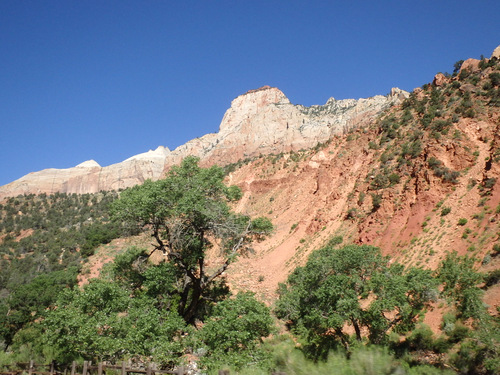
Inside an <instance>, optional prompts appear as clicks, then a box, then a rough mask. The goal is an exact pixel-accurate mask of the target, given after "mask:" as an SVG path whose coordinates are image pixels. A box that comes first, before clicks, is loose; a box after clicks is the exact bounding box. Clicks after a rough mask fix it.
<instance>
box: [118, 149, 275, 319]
mask: <svg viewBox="0 0 500 375" xmlns="http://www.w3.org/2000/svg"><path fill="white" fill-rule="evenodd" d="M223 180H224V172H223V170H222V168H220V167H217V166H213V167H211V168H201V167H199V166H198V159H197V158H195V157H187V158H185V159H184V160H183V161H182V163H181V165H180V166H174V167H172V169H171V170H170V171H169V173H168V174H167V177H166V178H165V179H163V180H159V181H155V182H152V181H146V182H145V183H144V184H143V185H140V186H135V187H133V188H131V189H127V190H125V191H124V192H122V194H121V197H120V199H119V200H117V201H115V202H114V207H113V211H114V216H115V217H116V218H118V219H119V220H122V221H124V222H127V223H129V224H132V225H139V226H140V227H142V228H146V229H148V230H150V231H151V235H152V237H153V238H154V239H155V250H158V251H162V252H163V253H164V254H165V255H166V256H167V257H168V259H169V261H170V262H171V263H172V264H174V265H175V267H176V268H177V269H178V271H179V274H180V275H181V277H182V281H181V286H180V288H179V295H180V301H179V314H180V315H181V316H183V317H184V319H185V320H186V322H193V321H194V319H195V318H196V317H197V313H198V310H199V307H200V302H201V301H202V300H203V299H204V298H207V295H206V292H207V291H208V290H209V289H210V287H211V286H213V283H214V280H215V279H216V278H217V277H219V276H220V275H221V274H222V273H223V272H224V271H225V270H226V269H227V267H228V266H229V264H230V263H231V262H232V261H234V260H235V259H236V257H237V256H238V255H239V254H241V253H243V252H245V251H248V250H250V244H251V242H252V241H253V240H255V239H257V240H258V239H261V238H263V236H265V235H267V234H269V233H270V232H271V230H272V224H271V222H270V221H269V220H268V219H266V218H257V219H255V220H251V219H250V218H249V217H248V216H244V215H238V214H235V213H233V212H232V211H231V209H230V207H229V204H228V203H229V202H231V201H234V200H237V199H239V198H240V197H241V191H240V190H239V188H237V187H227V186H226V185H224V183H223ZM214 246H216V247H218V248H219V249H220V251H221V254H222V255H223V256H224V261H223V262H222V264H221V265H220V266H219V267H217V268H215V269H209V268H208V267H207V265H206V262H205V257H206V251H207V250H208V249H209V248H211V247H214Z"/></svg>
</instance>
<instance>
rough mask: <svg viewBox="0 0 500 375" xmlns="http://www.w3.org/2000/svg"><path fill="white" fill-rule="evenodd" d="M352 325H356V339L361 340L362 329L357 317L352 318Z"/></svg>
mask: <svg viewBox="0 0 500 375" xmlns="http://www.w3.org/2000/svg"><path fill="white" fill-rule="evenodd" d="M351 322H352V325H353V327H354V331H356V339H357V340H358V341H361V329H360V328H359V324H358V322H357V320H356V319H351Z"/></svg>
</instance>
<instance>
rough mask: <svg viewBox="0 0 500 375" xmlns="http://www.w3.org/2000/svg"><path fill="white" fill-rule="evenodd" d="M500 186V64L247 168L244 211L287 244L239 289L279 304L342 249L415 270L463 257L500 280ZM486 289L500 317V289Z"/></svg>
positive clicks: (238, 173)
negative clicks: (302, 271)
mask: <svg viewBox="0 0 500 375" xmlns="http://www.w3.org/2000/svg"><path fill="white" fill-rule="evenodd" d="M499 178H500V62H499V60H498V59H491V60H488V59H483V60H481V61H479V60H472V59H470V60H467V61H466V62H465V63H464V64H463V66H462V70H461V71H459V72H457V74H456V75H455V76H453V77H450V76H445V75H442V74H438V75H437V76H436V77H435V79H434V81H433V83H432V84H426V85H424V86H423V87H422V88H418V89H416V90H414V92H412V93H411V95H410V96H409V98H408V99H406V100H405V101H404V102H403V103H402V104H400V105H398V106H395V107H392V108H390V109H388V110H386V111H385V112H384V113H383V114H382V115H381V116H380V117H379V119H378V120H377V121H375V122H373V123H372V124H369V125H367V126H365V127H360V128H356V129H352V130H351V131H349V132H348V133H347V134H345V135H337V136H333V137H332V138H330V140H329V141H327V142H326V143H324V144H319V145H317V146H316V147H314V148H311V149H308V150H303V151H299V152H289V153H280V154H276V155H268V156H264V157H260V158H257V159H254V160H251V161H249V162H248V163H245V164H241V163H240V164H238V165H236V166H235V168H234V170H233V171H232V172H231V173H230V174H229V176H228V182H229V183H231V184H237V185H239V186H240V187H241V189H242V191H243V193H244V195H243V199H242V200H241V201H240V202H239V203H238V205H237V206H236V207H235V208H236V209H237V210H238V211H241V212H244V213H246V214H250V215H265V216H267V217H269V218H270V219H271V220H272V222H273V224H274V225H275V226H276V232H275V234H274V235H273V236H272V237H271V238H270V239H268V240H266V241H264V242H263V243H260V244H257V246H256V252H255V254H253V255H251V256H250V257H248V258H241V259H240V261H239V262H237V263H236V264H234V266H233V267H232V269H231V270H230V272H229V273H228V278H229V280H230V282H231V284H232V286H233V287H234V288H236V289H238V288H241V289H246V290H248V289H250V290H253V291H255V292H257V293H258V294H259V295H260V297H261V298H262V299H264V300H267V301H269V302H271V301H272V300H273V299H274V298H275V297H276V296H275V292H276V287H277V285H278V283H279V282H283V281H284V280H285V279H286V277H287V275H288V274H289V272H290V271H291V270H293V269H294V268H295V267H297V266H299V265H303V264H304V263H305V261H306V259H307V256H308V254H309V253H310V252H311V251H312V250H313V249H317V248H319V247H321V246H323V245H325V244H326V243H327V242H328V241H330V240H332V239H333V238H337V239H339V238H342V240H343V242H344V243H360V244H372V245H376V246H380V247H381V248H382V250H383V252H384V254H385V255H390V256H391V257H392V258H393V259H395V260H397V261H399V262H402V263H404V264H408V265H413V266H423V267H426V268H435V267H437V266H438V264H439V262H440V261H441V260H442V259H443V258H444V257H445V255H446V253H447V252H448V251H457V252H458V254H459V255H468V256H472V257H475V259H476V261H477V264H478V266H480V267H481V270H482V271H484V272H489V271H492V270H496V269H499V268H500V185H499V183H498V182H499V181H500V180H499ZM486 289H487V290H486V302H487V303H488V305H489V306H490V312H491V313H496V312H497V309H496V308H497V307H498V306H499V305H500V285H499V284H495V285H493V286H491V287H488V288H486ZM434 328H435V327H434Z"/></svg>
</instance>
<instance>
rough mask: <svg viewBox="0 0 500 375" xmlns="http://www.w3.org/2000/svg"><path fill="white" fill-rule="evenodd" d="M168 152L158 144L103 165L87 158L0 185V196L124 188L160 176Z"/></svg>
mask: <svg viewBox="0 0 500 375" xmlns="http://www.w3.org/2000/svg"><path fill="white" fill-rule="evenodd" d="M169 153H170V150H168V148H165V147H163V146H160V147H158V148H157V149H156V150H154V151H149V152H145V153H143V154H139V155H135V156H133V157H131V158H129V159H127V160H125V161H123V162H121V163H116V164H112V165H110V166H107V167H101V166H100V165H99V164H98V163H97V162H95V161H94V160H88V161H85V162H83V163H81V164H78V165H77V166H76V167H73V168H67V169H54V168H51V169H44V170H42V171H39V172H32V173H29V174H27V175H26V176H24V177H21V178H20V179H18V180H16V181H14V182H11V183H10V184H7V185H4V186H2V187H0V199H1V198H4V197H8V196H17V195H19V194H40V193H48V194H52V193H56V192H62V193H77V194H84V193H95V192H98V191H101V190H118V189H122V188H126V187H129V186H133V185H137V184H140V183H142V182H144V181H145V180H146V179H148V178H150V179H153V180H154V179H158V178H160V177H161V176H162V174H163V169H164V164H165V160H166V157H167V155H168V154H169Z"/></svg>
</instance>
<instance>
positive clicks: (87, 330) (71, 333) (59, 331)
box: [41, 279, 185, 363]
mask: <svg viewBox="0 0 500 375" xmlns="http://www.w3.org/2000/svg"><path fill="white" fill-rule="evenodd" d="M131 297H133V298H131ZM157 302H158V301H157V299H155V298H153V297H151V296H149V295H147V294H145V293H136V294H135V295H134V292H133V291H131V290H130V289H128V288H124V287H123V285H120V283H118V282H114V281H112V280H105V279H94V280H92V281H91V282H90V283H89V284H87V285H85V286H84V287H83V289H80V288H78V287H75V288H73V289H69V290H65V291H64V292H63V293H61V294H60V296H59V298H58V300H57V303H56V306H57V307H56V308H54V309H51V310H50V311H49V312H48V313H47V315H46V317H45V319H44V320H43V321H42V323H41V324H42V328H44V331H45V335H44V340H45V345H46V346H48V347H51V348H52V350H53V351H54V353H53V355H54V356H55V358H56V359H57V360H58V361H60V362H62V363H70V362H71V361H72V360H75V359H77V358H81V357H83V358H86V359H92V360H97V361H102V360H111V361H116V360H118V359H121V358H123V357H124V356H128V357H130V356H138V357H145V356H151V355H152V356H153V357H154V359H155V360H158V361H159V362H162V363H168V362H171V361H174V362H175V361H176V360H177V358H178V357H179V355H180V354H179V353H181V352H182V342H181V340H180V338H181V336H180V334H181V332H183V330H184V328H185V327H184V324H185V323H184V320H183V319H182V317H180V316H179V315H178V314H177V311H169V310H168V309H159V308H157V306H158V303H157Z"/></svg>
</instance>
